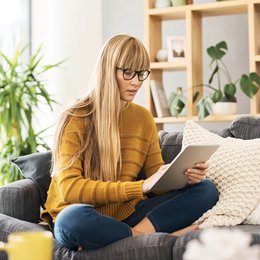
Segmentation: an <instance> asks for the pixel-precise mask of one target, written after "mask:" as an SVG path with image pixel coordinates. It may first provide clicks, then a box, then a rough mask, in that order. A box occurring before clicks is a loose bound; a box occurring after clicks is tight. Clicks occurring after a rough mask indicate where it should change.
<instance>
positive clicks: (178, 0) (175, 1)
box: [171, 0, 186, 6]
mask: <svg viewBox="0 0 260 260" xmlns="http://www.w3.org/2000/svg"><path fill="white" fill-rule="evenodd" d="M171 1H172V6H179V5H186V0H171Z"/></svg>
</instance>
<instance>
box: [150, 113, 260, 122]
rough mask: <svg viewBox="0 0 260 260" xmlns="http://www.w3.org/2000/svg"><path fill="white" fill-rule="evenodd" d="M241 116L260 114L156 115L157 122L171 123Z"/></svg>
mask: <svg viewBox="0 0 260 260" xmlns="http://www.w3.org/2000/svg"><path fill="white" fill-rule="evenodd" d="M240 116H255V117H260V114H255V115H252V114H235V115H211V116H207V117H206V118H204V119H199V118H198V117H197V116H179V117H160V118H158V117H155V118H154V121H155V123H156V124H171V123H185V122H186V121H187V120H193V121H197V122H198V121H200V122H227V121H233V120H234V119H235V118H236V117H240Z"/></svg>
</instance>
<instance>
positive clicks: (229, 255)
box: [183, 228, 260, 260]
mask: <svg viewBox="0 0 260 260" xmlns="http://www.w3.org/2000/svg"><path fill="white" fill-rule="evenodd" d="M251 240H252V237H251V235H250V234H249V233H246V232H244V231H242V230H239V229H233V230H232V229H228V228H221V229H220V228H210V229H206V230H203V231H202V232H201V234H200V237H199V240H191V241H190V242H189V243H188V244H187V248H186V251H185V253H184V255H183V259H184V260H201V259H212V260H213V259H217V260H226V259H228V260H248V259H250V260H258V259H259V256H260V246H259V245H254V246H250V242H251Z"/></svg>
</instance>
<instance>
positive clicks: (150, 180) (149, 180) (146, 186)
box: [143, 164, 169, 194]
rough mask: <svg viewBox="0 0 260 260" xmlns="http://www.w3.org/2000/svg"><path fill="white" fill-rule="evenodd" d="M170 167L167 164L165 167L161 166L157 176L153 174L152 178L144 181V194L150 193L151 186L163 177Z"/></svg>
mask: <svg viewBox="0 0 260 260" xmlns="http://www.w3.org/2000/svg"><path fill="white" fill-rule="evenodd" d="M168 166H169V164H165V165H163V166H161V167H160V168H159V170H158V171H157V172H156V173H155V174H153V175H152V176H150V177H149V178H147V179H145V180H144V182H143V193H144V194H145V193H148V192H149V188H150V186H151V185H152V184H153V183H154V181H155V180H157V179H158V178H159V177H160V176H161V174H162V172H163V171H164V170H165V168H167V167H168Z"/></svg>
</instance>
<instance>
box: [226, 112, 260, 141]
mask: <svg viewBox="0 0 260 260" xmlns="http://www.w3.org/2000/svg"><path fill="white" fill-rule="evenodd" d="M229 129H230V132H231V133H232V134H233V135H234V137H235V138H240V139H254V138H260V118H259V117H258V118H257V117H252V116H241V117H237V118H236V119H235V120H234V121H233V122H232V123H231V125H230V127H229Z"/></svg>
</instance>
